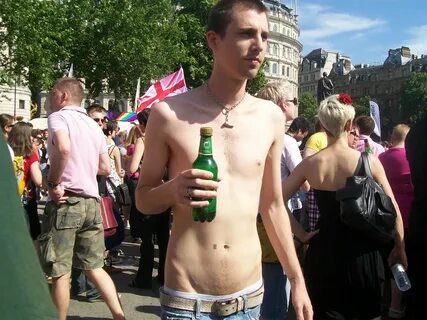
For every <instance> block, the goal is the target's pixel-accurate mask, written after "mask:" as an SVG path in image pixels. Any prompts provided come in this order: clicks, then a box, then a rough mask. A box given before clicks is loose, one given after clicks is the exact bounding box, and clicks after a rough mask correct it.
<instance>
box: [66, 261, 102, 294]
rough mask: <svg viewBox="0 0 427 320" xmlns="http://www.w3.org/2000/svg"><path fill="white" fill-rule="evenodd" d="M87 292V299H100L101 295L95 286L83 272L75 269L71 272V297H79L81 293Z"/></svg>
mask: <svg viewBox="0 0 427 320" xmlns="http://www.w3.org/2000/svg"><path fill="white" fill-rule="evenodd" d="M84 292H86V298H88V299H89V300H91V299H98V298H100V297H101V293H100V292H99V291H98V289H97V288H96V287H95V285H94V284H93V283H92V282H91V281H90V280H89V279H88V278H87V277H86V275H85V273H84V272H83V270H80V269H76V268H73V269H72V270H71V295H72V296H77V295H78V294H80V293H84Z"/></svg>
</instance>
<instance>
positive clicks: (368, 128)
mask: <svg viewBox="0 0 427 320" xmlns="http://www.w3.org/2000/svg"><path fill="white" fill-rule="evenodd" d="M355 122H356V125H357V126H358V127H359V132H360V134H363V135H365V136H370V135H371V134H372V132H374V129H375V122H374V119H372V118H371V117H370V116H359V117H357V118H356V121H355Z"/></svg>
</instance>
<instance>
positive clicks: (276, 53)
mask: <svg viewBox="0 0 427 320" xmlns="http://www.w3.org/2000/svg"><path fill="white" fill-rule="evenodd" d="M273 54H274V55H275V56H278V55H279V45H278V44H274V45H273Z"/></svg>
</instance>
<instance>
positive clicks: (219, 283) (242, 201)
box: [164, 89, 277, 295]
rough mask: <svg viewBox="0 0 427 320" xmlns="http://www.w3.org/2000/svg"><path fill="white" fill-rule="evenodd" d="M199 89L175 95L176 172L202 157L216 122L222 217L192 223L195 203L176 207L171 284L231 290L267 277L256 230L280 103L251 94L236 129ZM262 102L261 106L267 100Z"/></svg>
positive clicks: (172, 160)
mask: <svg viewBox="0 0 427 320" xmlns="http://www.w3.org/2000/svg"><path fill="white" fill-rule="evenodd" d="M200 90H201V89H198V90H195V91H193V92H192V93H190V94H187V95H186V97H184V98H175V99H171V100H169V104H170V105H172V107H171V116H170V117H169V119H168V123H167V124H165V127H164V130H165V132H166V139H167V142H166V143H167V145H168V148H169V152H170V156H169V174H170V177H171V178H174V177H175V176H177V175H178V174H179V173H180V172H182V171H184V170H187V169H189V168H191V165H192V163H193V162H194V160H195V159H196V157H197V155H198V147H199V138H200V135H199V129H200V127H201V126H210V127H212V128H213V138H212V140H213V157H214V159H215V161H216V163H217V165H218V172H219V174H218V176H219V177H220V178H221V182H220V184H219V188H218V196H217V213H216V218H215V220H214V221H213V222H211V223H199V222H193V221H192V218H191V209H190V208H189V207H184V206H180V205H177V206H175V207H174V208H173V212H174V223H173V227H172V234H171V238H170V241H169V248H168V257H167V262H166V286H167V287H169V288H171V289H175V290H180V291H186V292H198V293H205V294H213V295H223V294H229V293H233V292H236V291H239V290H241V289H242V288H245V287H247V286H250V285H251V284H253V283H255V282H256V281H258V280H259V279H260V278H261V265H260V262H261V251H260V245H259V239H258V235H257V230H256V215H257V212H258V205H259V195H260V189H261V180H262V175H263V171H264V162H265V159H266V157H267V154H268V152H269V150H270V147H271V145H272V143H273V140H274V130H272V122H273V119H272V114H273V113H272V112H271V111H269V109H270V108H277V107H276V106H274V105H273V104H269V103H267V102H264V103H263V104H261V102H260V101H259V100H258V99H255V98H253V97H250V96H247V97H246V98H245V100H244V102H243V103H242V104H240V105H239V106H238V107H237V108H236V109H234V110H232V111H231V112H230V115H229V122H230V123H231V124H232V125H234V127H233V128H231V129H230V128H221V125H222V124H223V123H224V120H225V118H224V115H223V114H221V108H220V107H219V106H218V105H215V104H209V105H207V104H206V103H207V102H206V97H205V100H202V99H201V98H200V97H201V95H200ZM260 104H261V105H260Z"/></svg>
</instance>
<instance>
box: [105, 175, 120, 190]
mask: <svg viewBox="0 0 427 320" xmlns="http://www.w3.org/2000/svg"><path fill="white" fill-rule="evenodd" d="M107 182H108V183H109V185H110V186H111V188H112V189H113V190H114V192H115V193H117V192H119V189H118V188H117V186H116V185H115V184H114V183H113V181H111V179H110V177H107Z"/></svg>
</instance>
